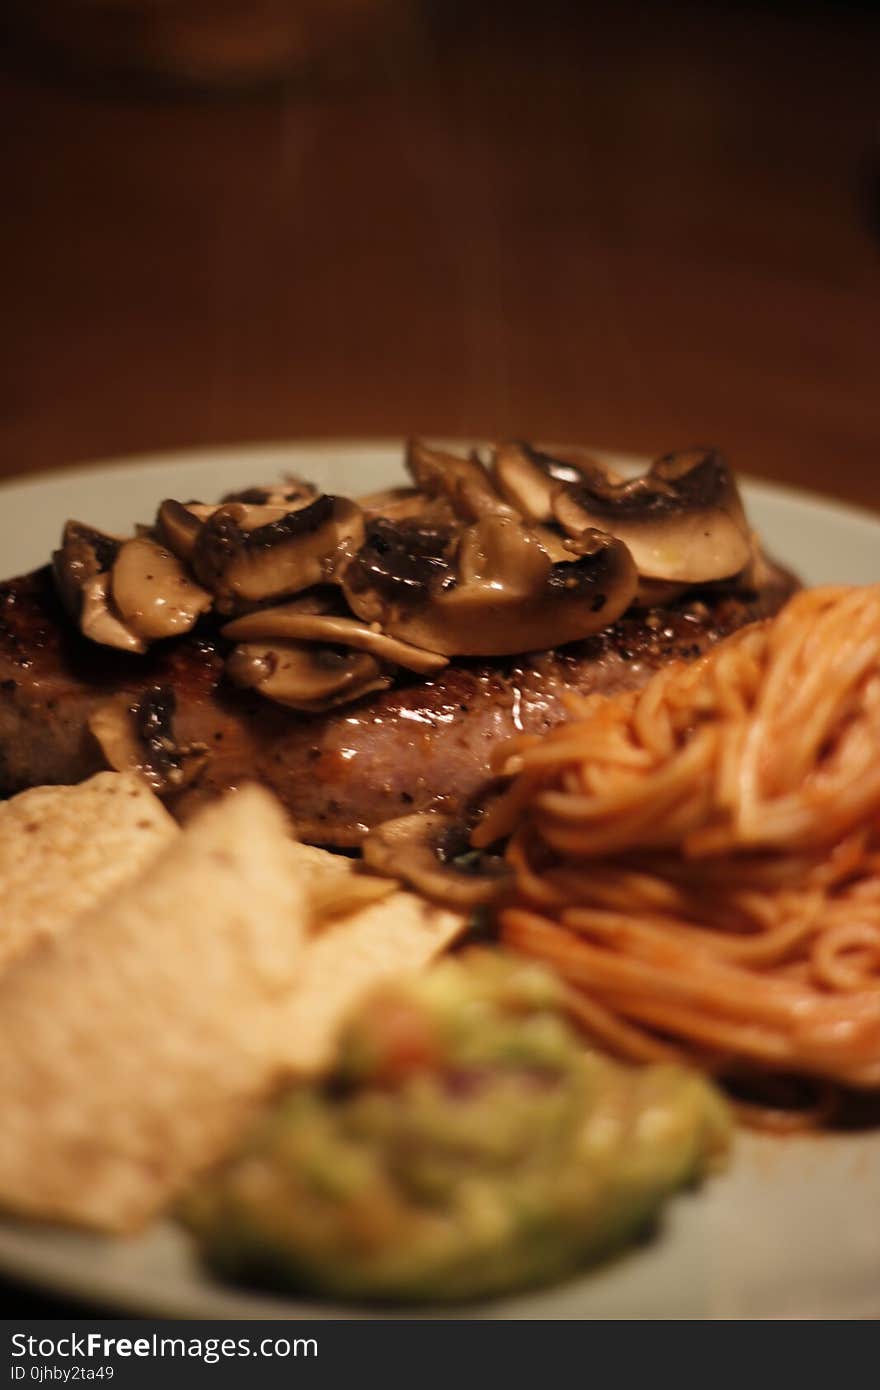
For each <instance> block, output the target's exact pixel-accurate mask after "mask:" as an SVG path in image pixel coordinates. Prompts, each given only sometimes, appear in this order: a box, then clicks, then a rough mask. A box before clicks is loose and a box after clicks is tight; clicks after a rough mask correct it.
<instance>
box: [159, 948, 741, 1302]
mask: <svg viewBox="0 0 880 1390" xmlns="http://www.w3.org/2000/svg"><path fill="white" fill-rule="evenodd" d="M729 1137H730V1120H729V1116H728V1111H727V1108H726V1106H725V1103H724V1101H723V1100H722V1098H721V1097H720V1095H719V1094H718V1093H717V1092H716V1090H715V1089H714V1088H713V1087H712V1085H711V1084H710V1083H708V1082H707V1081H705V1080H704V1079H703V1078H702V1077H700V1076H699V1075H697V1074H696V1073H693V1072H688V1071H685V1070H684V1069H680V1068H678V1067H673V1066H667V1065H658V1066H648V1067H641V1068H632V1067H628V1066H623V1065H621V1064H619V1063H617V1062H613V1061H610V1060H609V1059H607V1058H605V1057H602V1056H599V1055H597V1054H596V1053H594V1052H592V1051H589V1050H588V1049H587V1048H586V1047H585V1046H584V1045H583V1043H582V1042H581V1040H580V1038H579V1037H578V1035H577V1033H576V1032H575V1030H574V1028H573V1027H572V1025H571V1024H570V1023H569V1022H568V1021H567V1019H566V1018H565V1015H564V1010H563V997H562V989H561V986H560V984H559V983H558V982H557V980H556V978H555V977H554V976H553V975H552V974H550V973H548V972H547V971H546V970H545V969H544V968H543V967H540V966H536V965H534V964H532V963H530V962H526V961H521V960H519V959H518V958H516V957H512V956H506V955H504V954H502V953H498V952H494V951H488V950H478V949H472V950H470V951H468V952H465V953H464V954H462V955H460V956H457V957H450V958H447V959H445V960H444V961H442V962H441V963H439V964H438V965H436V966H434V967H433V968H432V969H431V970H429V971H428V972H426V973H425V974H424V975H422V976H420V977H418V978H416V979H413V980H407V981H402V982H400V983H399V984H396V985H395V986H393V987H385V988H384V989H383V990H382V991H381V992H380V993H378V994H375V995H374V996H372V997H371V998H370V999H369V1000H368V1001H367V1002H366V1003H365V1004H364V1005H363V1006H362V1007H361V1008H360V1009H359V1011H358V1012H357V1013H356V1014H355V1016H354V1017H352V1018H351V1019H350V1021H349V1024H348V1026H347V1028H346V1029H345V1031H344V1034H343V1036H342V1037H341V1040H340V1046H339V1053H338V1060H337V1064H336V1067H335V1069H334V1071H333V1074H332V1075H331V1076H330V1077H329V1078H327V1080H326V1081H324V1082H323V1083H322V1084H320V1085H318V1084H313V1085H305V1086H300V1087H297V1088H296V1089H295V1090H292V1091H290V1092H288V1093H287V1094H286V1095H285V1096H284V1097H283V1098H282V1099H281V1100H280V1102H279V1103H277V1104H276V1105H275V1106H274V1108H273V1109H272V1110H271V1112H269V1113H268V1114H266V1115H265V1116H264V1117H263V1118H262V1119H261V1120H260V1122H259V1123H258V1124H257V1125H256V1127H255V1128H254V1129H253V1131H252V1132H251V1133H250V1134H249V1135H248V1136H247V1138H246V1140H245V1142H244V1143H243V1145H242V1146H241V1148H240V1149H239V1150H238V1152H236V1153H235V1154H233V1155H232V1156H231V1157H230V1158H229V1159H228V1160H227V1161H226V1162H225V1163H224V1164H222V1165H221V1166H220V1167H219V1168H218V1169H216V1170H215V1171H213V1172H212V1173H209V1174H208V1175H206V1176H204V1177H203V1178H202V1180H201V1182H200V1184H199V1185H198V1186H197V1187H196V1188H195V1189H194V1190H193V1191H191V1192H190V1193H189V1194H188V1195H187V1197H186V1198H185V1200H184V1202H183V1205H182V1209H181V1213H180V1214H181V1217H182V1219H183V1221H184V1223H185V1224H186V1225H187V1226H188V1228H189V1230H190V1231H191V1232H192V1234H193V1235H194V1237H195V1239H196V1242H197V1244H198V1246H199V1249H200V1251H201V1253H202V1255H203V1257H204V1259H205V1261H206V1262H207V1264H208V1265H209V1266H210V1267H211V1268H212V1269H213V1270H214V1271H215V1272H216V1273H218V1274H220V1275H221V1276H223V1277H226V1278H232V1279H236V1280H245V1281H248V1282H256V1283H260V1284H262V1285H267V1284H268V1285H270V1286H272V1287H276V1288H279V1289H287V1290H297V1291H303V1290H311V1291H315V1292H320V1293H323V1294H330V1295H336V1296H340V1297H346V1298H356V1299H362V1300H366V1299H373V1300H376V1299H379V1300H386V1301H389V1300H390V1301H407V1302H418V1301H428V1300H432V1299H433V1300H455V1299H463V1298H474V1297H480V1296H487V1295H492V1294H498V1293H502V1292H507V1291H509V1290H513V1289H517V1288H521V1287H524V1286H527V1285H534V1284H538V1283H542V1282H546V1281H550V1280H553V1279H557V1278H559V1277H561V1276H563V1275H565V1274H567V1273H570V1272H572V1271H573V1270H575V1269H576V1268H578V1267H579V1266H581V1265H583V1264H585V1263H587V1262H589V1261H591V1260H595V1259H597V1258H599V1257H601V1256H604V1255H607V1254H609V1253H610V1252H612V1251H614V1250H616V1249H617V1248H618V1247H620V1246H622V1245H623V1244H624V1243H626V1242H627V1241H629V1240H631V1239H632V1238H633V1237H634V1236H636V1235H638V1234H639V1233H640V1232H641V1231H643V1230H644V1229H645V1228H646V1226H647V1225H648V1224H649V1222H650V1220H651V1218H652V1217H653V1216H654V1214H655V1213H656V1212H657V1210H658V1209H659V1207H660V1206H661V1204H662V1202H663V1200H664V1199H665V1198H666V1197H668V1196H669V1195H670V1194H671V1193H672V1192H674V1191H675V1190H676V1189H678V1188H680V1187H682V1186H684V1185H686V1184H688V1183H690V1182H692V1181H694V1180H696V1179H698V1178H700V1177H701V1176H702V1175H703V1174H704V1173H705V1172H706V1171H707V1169H709V1168H711V1166H712V1165H713V1164H714V1163H715V1162H716V1161H717V1160H719V1159H720V1158H721V1157H722V1156H723V1154H724V1152H725V1150H726V1148H727V1146H728V1143H729Z"/></svg>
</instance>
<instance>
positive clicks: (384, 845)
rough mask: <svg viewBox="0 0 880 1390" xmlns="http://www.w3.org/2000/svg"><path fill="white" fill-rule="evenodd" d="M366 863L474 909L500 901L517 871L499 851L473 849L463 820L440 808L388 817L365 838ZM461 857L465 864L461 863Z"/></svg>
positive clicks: (439, 898) (435, 896)
mask: <svg viewBox="0 0 880 1390" xmlns="http://www.w3.org/2000/svg"><path fill="white" fill-rule="evenodd" d="M362 849H363V856H364V862H365V863H366V864H368V865H369V866H370V868H371V869H375V870H376V872H377V873H381V874H393V875H394V876H395V877H396V878H401V879H403V881H404V882H405V883H408V884H409V885H410V887H412V888H415V889H417V890H418V892H420V893H422V894H424V896H425V897H426V898H431V899H433V901H435V902H440V903H443V904H444V905H445V906H446V907H453V908H463V909H465V910H466V909H468V908H473V907H480V906H482V905H483V904H485V903H490V902H494V901H495V899H496V898H498V897H499V895H500V894H501V892H502V891H503V890H504V888H505V887H506V885H507V883H508V882H509V880H510V877H511V871H510V869H509V867H508V865H507V864H506V862H505V860H504V859H502V858H499V857H498V856H495V855H488V854H475V853H473V852H471V853H466V854H465V856H464V860H463V861H462V860H461V858H460V854H461V852H462V851H468V850H470V845H469V843H468V838H467V834H466V831H465V829H464V827H463V826H461V825H460V823H458V822H456V821H454V820H453V819H452V818H451V817H450V816H444V815H443V814H442V813H441V812H439V811H420V812H417V813H416V814H414V815H411V816H401V817H399V818H398V819H397V820H389V821H385V822H383V824H382V825H378V826H376V828H375V829H374V830H371V831H370V833H369V835H368V836H367V838H366V839H365V840H364V842H363V846H362ZM456 859H459V863H456V862H455V861H456Z"/></svg>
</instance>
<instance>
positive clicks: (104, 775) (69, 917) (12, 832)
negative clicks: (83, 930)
mask: <svg viewBox="0 0 880 1390" xmlns="http://www.w3.org/2000/svg"><path fill="white" fill-rule="evenodd" d="M178 834H179V831H178V828H177V825H176V824H175V822H174V821H173V820H172V818H171V816H170V815H169V814H168V812H167V811H166V810H165V807H164V806H163V805H162V802H161V801H160V800H159V798H158V797H157V796H154V795H153V793H152V792H151V791H150V789H149V787H148V786H147V784H146V783H145V782H144V781H142V780H141V778H140V777H138V776H137V775H136V774H134V773H119V772H99V773H98V774H97V775H96V776H95V777H90V778H89V780H88V781H87V782H81V783H80V784H79V786H75V787H34V788H33V790H31V791H26V792H21V793H20V794H19V795H18V796H14V797H13V798H12V799H11V801H5V802H0V891H2V908H0V970H2V969H3V968H4V966H6V965H7V964H8V963H10V962H11V961H12V960H14V959H16V958H17V957H19V956H22V955H24V954H25V953H26V952H27V951H28V950H29V949H30V948H31V947H32V946H34V945H35V944H36V943H37V942H39V941H41V940H45V939H47V938H50V937H52V936H55V935H56V934H57V933H58V932H60V931H63V930H65V929H66V928H67V927H68V926H69V925H70V924H71V923H72V922H74V921H75V920H76V918H77V917H78V916H79V914H80V913H82V912H86V911H88V909H89V908H91V907H94V906H95V904H96V903H98V902H100V900H101V899H102V898H104V897H107V896H108V895H109V894H110V893H112V892H113V891H114V890H115V889H117V888H118V887H119V886H120V885H121V884H122V883H124V882H125V880H126V879H128V878H133V877H135V875H136V874H137V873H138V871H139V870H140V869H141V868H142V867H143V866H144V865H146V864H147V863H148V862H149V861H150V860H151V859H152V858H154V857H155V856H156V855H157V854H158V853H159V851H160V849H162V847H163V846H164V845H166V844H168V842H169V841H171V840H173V839H174V838H175V837H176V836H177V835H178Z"/></svg>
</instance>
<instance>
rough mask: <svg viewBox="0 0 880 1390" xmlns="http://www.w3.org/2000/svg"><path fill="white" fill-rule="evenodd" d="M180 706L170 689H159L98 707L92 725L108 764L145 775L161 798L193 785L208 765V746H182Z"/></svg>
mask: <svg viewBox="0 0 880 1390" xmlns="http://www.w3.org/2000/svg"><path fill="white" fill-rule="evenodd" d="M176 704H177V702H176V697H175V695H174V691H173V689H172V688H171V687H170V686H160V685H155V686H152V687H151V688H150V689H148V690H146V691H145V692H144V694H143V695H142V696H141V697H140V699H139V700H135V701H133V700H132V697H131V696H130V695H116V696H113V697H112V698H111V699H109V700H106V701H105V702H104V703H103V704H101V705H98V706H97V708H95V709H94V710H93V711H92V713H91V714H90V715H89V719H88V724H89V729H90V730H91V733H92V735H93V736H94V738H95V739H96V740H97V742H98V743H99V744H100V746H101V751H102V753H103V754H104V757H105V758H106V759H107V763H108V766H110V767H112V768H115V769H116V771H117V772H139V773H140V775H141V776H142V777H143V778H145V780H146V781H147V782H148V783H149V784H150V786H151V787H152V788H153V790H154V791H155V792H157V793H160V794H161V793H166V792H171V791H174V792H177V791H180V790H181V789H182V788H183V787H185V786H187V785H188V784H189V783H190V782H192V781H193V780H194V779H195V778H196V777H197V776H198V774H199V772H200V771H201V768H202V767H203V765H204V762H205V758H206V756H207V748H206V747H205V745H204V744H187V745H181V744H179V743H178V741H177V738H176V736H175V733H174V714H175V710H176Z"/></svg>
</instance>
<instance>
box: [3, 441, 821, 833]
mask: <svg viewBox="0 0 880 1390" xmlns="http://www.w3.org/2000/svg"><path fill="white" fill-rule="evenodd" d="M407 464H408V467H409V471H410V474H411V478H412V483H413V486H411V487H407V488H392V489H390V490H388V491H386V492H383V493H378V494H372V495H370V496H364V497H360V498H356V499H348V498H342V497H336V496H328V495H326V494H321V493H319V492H318V491H317V490H316V489H315V488H314V487H312V486H311V485H309V484H306V483H301V482H298V481H296V480H291V481H289V482H288V483H286V484H284V485H281V486H279V487H275V488H250V489H247V490H245V491H244V492H241V493H238V494H235V495H233V496H231V497H228V498H226V499H224V501H223V502H222V503H220V504H210V503H202V502H181V501H178V500H176V499H166V500H165V501H164V502H162V504H161V505H160V506H159V509H158V512H157V515H156V518H155V521H154V523H153V525H152V526H151V527H141V528H139V530H138V533H137V534H136V535H135V536H133V537H130V538H119V537H115V536H109V535H106V534H104V533H102V532H99V531H97V530H96V529H95V528H93V527H91V526H89V525H88V524H87V523H86V522H84V521H79V520H77V521H71V522H69V523H68V525H67V527H66V528H65V530H64V534H63V536H62V538H61V544H60V546H59V549H58V551H57V552H56V554H55V557H54V563H53V567H52V569H51V570H49V569H48V568H47V569H44V570H39V571H37V572H36V573H34V574H32V575H27V576H24V577H22V578H20V579H16V580H11V581H9V582H8V583H6V584H4V585H0V793H6V794H9V793H11V792H15V791H18V790H20V789H22V788H24V787H28V786H32V785H35V784H38V783H44V782H66V783H70V782H76V781H79V780H81V779H83V778H85V777H87V776H89V775H91V774H93V773H94V772H96V771H98V770H99V769H100V768H104V767H107V766H109V767H112V768H116V769H118V770H128V769H132V768H137V769H140V770H141V771H142V773H143V774H144V775H146V776H147V777H148V778H149V780H150V783H151V785H152V786H153V788H154V789H155V790H156V791H157V793H158V794H160V795H161V796H162V797H163V798H164V799H165V800H166V801H167V802H168V804H169V805H170V806H171V807H172V809H174V811H175V814H178V815H179V816H181V817H182V818H185V817H186V815H187V814H189V813H191V811H192V810H193V808H195V807H196V806H198V805H199V804H200V803H201V801H202V800H203V799H204V798H206V797H210V796H214V795H217V794H219V793H221V792H222V791H224V790H225V789H226V788H227V787H229V786H234V785H236V784H238V783H239V782H240V781H242V780H243V779H251V780H257V781H260V782H262V783H264V784H265V785H267V786H269V787H270V788H271V789H272V790H274V792H275V793H276V794H277V795H278V796H279V797H280V799H281V800H282V801H283V803H284V804H285V806H286V807H287V808H288V810H289V811H290V813H291V814H292V816H293V818H294V820H295V822H296V825H297V829H298V833H299V835H300V837H301V838H302V839H305V840H310V841H313V842H315V843H318V844H328V845H334V846H356V845H359V844H360V843H361V841H362V840H363V838H364V836H365V835H366V834H367V832H368V831H369V830H370V829H371V828H372V827H374V826H376V825H378V824H381V823H382V822H383V821H385V820H388V819H391V818H394V817H399V816H401V815H403V814H405V813H408V812H414V811H421V810H427V809H442V810H443V811H444V812H450V813H456V812H458V811H459V810H460V809H461V807H462V806H463V805H465V803H466V802H467V801H468V799H469V798H470V797H471V796H472V795H473V794H474V793H476V792H477V791H478V790H479V789H480V788H481V787H482V786H483V784H484V783H485V781H486V779H487V777H488V775H489V766H488V762H489V759H488V755H489V751H490V747H491V745H492V743H493V742H495V741H497V740H498V739H502V738H506V737H509V736H511V735H514V734H516V733H517V732H523V731H526V732H542V731H544V730H545V729H547V728H550V727H552V726H553V725H554V724H557V723H559V722H560V720H562V719H564V718H565V717H566V708H565V698H566V695H567V694H568V693H569V692H570V691H572V690H574V691H579V692H581V693H583V694H588V693H590V692H594V691H603V692H608V693H613V692H614V691H616V690H621V689H628V688H632V687H637V686H640V685H642V684H644V682H645V681H646V680H647V679H648V677H649V676H650V674H651V673H652V672H653V671H654V670H656V669H658V668H660V667H662V666H664V665H665V664H666V663H667V662H669V661H670V660H673V659H676V658H690V657H696V656H698V655H699V654H700V653H701V652H703V651H705V650H706V649H708V648H709V647H711V646H712V645H713V644H714V643H715V642H716V641H717V640H718V639H719V638H720V637H723V636H724V635H726V634H727V633H730V632H732V631H734V630H736V629H738V628H739V627H741V626H743V625H744V624H747V623H749V622H752V621H753V620H755V619H757V618H760V617H762V616H764V615H766V614H768V613H772V612H775V611H776V610H777V609H778V607H779V606H780V604H781V603H782V602H783V601H784V600H785V598H786V597H787V596H788V595H789V594H790V592H791V591H792V589H793V587H794V581H793V580H792V578H791V576H790V575H788V574H786V573H784V572H783V571H782V570H780V569H779V568H778V567H777V566H775V565H773V564H772V563H770V562H769V561H768V560H767V559H766V557H765V556H764V555H763V553H762V552H761V550H760V547H759V545H758V543H757V541H756V539H755V537H754V536H753V534H752V533H751V531H750V530H749V527H748V523H747V520H746V518H745V515H744V513H743V508H742V504H741V501H740V499H739V495H738V492H737V489H736V485H735V482H734V480H733V477H732V475H731V473H730V471H729V469H728V467H727V465H726V464H725V462H724V461H723V459H722V458H721V457H720V455H719V454H718V453H717V452H716V451H714V450H711V449H704V450H692V451H689V452H685V453H681V454H674V455H668V456H666V457H664V458H662V459H660V460H658V461H657V462H656V463H655V464H654V465H653V466H652V467H651V469H650V470H648V472H647V473H646V474H645V475H644V476H643V477H641V478H636V479H632V480H629V481H627V480H624V479H622V478H619V477H617V476H616V475H615V474H613V473H612V472H611V471H610V470H608V469H606V468H603V467H600V466H599V465H598V464H596V463H595V462H593V461H592V460H591V459H589V458H587V456H586V455H584V454H582V453H580V452H578V451H571V450H554V451H552V452H551V451H548V450H546V449H538V448H533V447H531V446H528V445H523V444H514V443H507V444H502V445H499V446H497V447H496V448H494V449H492V450H490V451H487V452H486V453H485V454H484V455H480V454H478V453H471V454H470V455H468V456H466V457H459V456H457V455H455V454H452V453H449V452H447V451H445V450H439V449H432V448H429V447H427V446H426V445H424V444H418V443H416V444H412V445H411V446H410V448H409V451H408V455H407Z"/></svg>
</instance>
